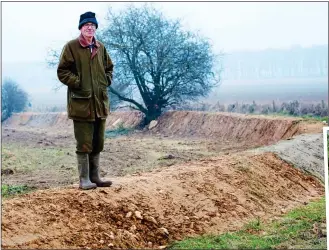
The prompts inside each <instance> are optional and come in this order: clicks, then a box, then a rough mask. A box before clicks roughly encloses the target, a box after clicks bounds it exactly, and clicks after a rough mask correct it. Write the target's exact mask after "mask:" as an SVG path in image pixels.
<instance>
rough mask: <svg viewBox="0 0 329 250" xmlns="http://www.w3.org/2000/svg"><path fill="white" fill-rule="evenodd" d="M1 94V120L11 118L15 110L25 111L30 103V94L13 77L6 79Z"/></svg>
mask: <svg viewBox="0 0 329 250" xmlns="http://www.w3.org/2000/svg"><path fill="white" fill-rule="evenodd" d="M1 96H2V99H1V101H2V103H1V112H2V114H1V121H4V120H6V119H7V118H9V117H10V116H11V115H12V114H13V112H21V111H24V109H25V107H26V106H27V103H28V94H27V93H26V92H25V91H24V90H23V89H21V88H20V87H19V86H18V84H17V83H16V82H15V81H13V80H11V79H5V80H4V83H3V85H2V89H1Z"/></svg>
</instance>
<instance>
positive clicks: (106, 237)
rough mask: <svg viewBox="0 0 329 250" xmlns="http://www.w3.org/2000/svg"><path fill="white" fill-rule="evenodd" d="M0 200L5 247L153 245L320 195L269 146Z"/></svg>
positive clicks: (312, 181)
mask: <svg viewBox="0 0 329 250" xmlns="http://www.w3.org/2000/svg"><path fill="white" fill-rule="evenodd" d="M114 183H115V184H114V186H113V187H112V188H98V189H96V190H92V191H80V190H78V189H77V187H76V186H72V187H69V188H63V189H51V190H40V191H36V192H33V193H30V194H26V195H23V196H21V197H17V198H13V199H10V200H3V206H2V247H3V248H79V247H84V248H86V247H89V248H109V247H114V248H157V247H159V246H164V245H167V244H168V243H170V242H171V241H173V240H179V239H181V238H182V237H186V236H194V235H199V234H203V233H206V232H208V233H209V232H216V233H221V232H225V231H230V230H236V229H238V228H240V227H241V226H242V225H243V224H244V223H245V222H247V221H249V220H251V219H255V218H257V217H258V216H260V217H261V218H262V219H264V220H266V219H270V218H274V217H275V216H276V215H280V214H281V213H283V212H286V211H287V210H288V209H290V208H292V207H294V206H296V205H298V204H305V203H307V202H309V201H310V200H311V199H314V198H319V197H321V196H323V195H324V187H323V185H322V184H321V183H320V182H319V181H318V180H317V179H316V178H314V177H311V176H306V175H304V174H303V173H302V172H301V171H300V170H299V169H296V168H294V167H292V166H291V165H289V164H288V163H286V162H284V161H283V160H281V159H280V158H278V157H277V156H276V155H275V154H273V153H263V154H257V155H253V154H251V153H237V154H233V155H226V156H221V157H217V158H211V159H206V160H201V161H194V162H189V163H184V164H180V165H174V166H172V167H168V168H166V169H164V170H161V171H153V172H151V173H144V174H143V175H140V176H126V177H120V178H116V179H114Z"/></svg>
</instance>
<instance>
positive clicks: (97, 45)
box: [78, 34, 100, 58]
mask: <svg viewBox="0 0 329 250" xmlns="http://www.w3.org/2000/svg"><path fill="white" fill-rule="evenodd" d="M78 40H79V43H80V45H81V46H82V47H84V48H88V47H89V45H90V44H89V43H88V42H87V40H86V39H85V38H84V37H83V35H82V34H80V36H79V38H78ZM92 44H93V45H94V48H93V50H92V53H91V58H94V56H95V55H96V54H97V52H98V48H99V47H100V44H99V42H98V41H97V40H96V39H95V37H93V39H92Z"/></svg>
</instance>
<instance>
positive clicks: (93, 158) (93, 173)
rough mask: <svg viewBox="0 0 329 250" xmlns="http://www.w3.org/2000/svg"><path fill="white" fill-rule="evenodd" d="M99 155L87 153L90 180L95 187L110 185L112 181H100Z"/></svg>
mask: <svg viewBox="0 0 329 250" xmlns="http://www.w3.org/2000/svg"><path fill="white" fill-rule="evenodd" d="M99 157H100V153H97V154H90V155H89V165H90V180H91V182H93V183H96V185H97V187H110V186H111V185H112V181H102V180H101V178H100V177H99V171H100V170H99Z"/></svg>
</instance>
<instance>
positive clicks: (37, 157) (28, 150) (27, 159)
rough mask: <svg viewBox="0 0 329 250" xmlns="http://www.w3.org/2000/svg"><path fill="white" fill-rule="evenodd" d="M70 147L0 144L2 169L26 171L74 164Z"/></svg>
mask: <svg viewBox="0 0 329 250" xmlns="http://www.w3.org/2000/svg"><path fill="white" fill-rule="evenodd" d="M70 152H74V151H73V150H72V149H66V148H32V147H25V146H21V145H16V144H6V145H3V146H2V153H1V156H2V169H3V170H4V169H12V170H13V171H14V172H21V173H28V172H33V171H35V170H47V169H54V168H60V166H62V165H65V166H68V167H72V168H73V167H74V166H75V158H74V157H73V156H72V153H70Z"/></svg>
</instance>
